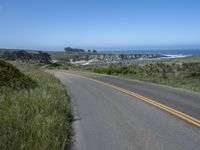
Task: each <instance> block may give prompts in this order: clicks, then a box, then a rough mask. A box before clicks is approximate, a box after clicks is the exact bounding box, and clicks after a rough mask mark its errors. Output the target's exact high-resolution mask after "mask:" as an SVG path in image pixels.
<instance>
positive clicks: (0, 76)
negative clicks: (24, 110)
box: [0, 60, 37, 89]
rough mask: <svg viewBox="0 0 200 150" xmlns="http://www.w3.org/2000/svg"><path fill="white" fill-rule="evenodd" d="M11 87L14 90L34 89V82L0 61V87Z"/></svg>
mask: <svg viewBox="0 0 200 150" xmlns="http://www.w3.org/2000/svg"><path fill="white" fill-rule="evenodd" d="M2 86H5V87H11V88H14V89H20V88H26V89H29V88H34V87H36V86H37V84H36V82H35V81H33V80H32V79H31V78H30V77H28V76H26V75H24V74H23V73H21V72H20V71H19V69H17V68H16V67H15V66H13V65H11V64H10V63H7V62H5V61H2V60H0V87H2Z"/></svg>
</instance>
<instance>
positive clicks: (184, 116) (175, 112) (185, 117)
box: [81, 76, 200, 127]
mask: <svg viewBox="0 0 200 150" xmlns="http://www.w3.org/2000/svg"><path fill="white" fill-rule="evenodd" d="M81 77H82V78H85V79H89V80H92V81H95V82H97V83H100V84H103V85H105V86H108V87H110V88H112V89H115V90H118V91H120V92H123V93H126V94H128V95H130V96H133V97H136V98H138V99H139V100H142V101H144V102H146V103H149V104H151V105H153V106H155V107H158V108H160V109H162V110H165V111H167V112H169V113H171V114H173V115H175V116H177V117H179V118H181V119H183V120H185V121H188V122H189V123H191V124H193V125H196V126H198V127H200V120H198V119H196V118H194V117H191V116H189V115H187V114H185V113H183V112H180V111H178V110H175V109H173V108H170V107H168V106H166V105H163V104H161V103H158V102H156V101H155V100H152V99H149V98H147V97H144V96H142V95H140V94H137V93H135V92H132V91H128V90H126V89H123V88H120V87H117V86H115V85H112V84H109V83H106V82H102V81H99V80H95V79H92V78H88V77H83V76H81Z"/></svg>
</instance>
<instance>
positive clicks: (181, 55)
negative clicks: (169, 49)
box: [165, 54, 192, 58]
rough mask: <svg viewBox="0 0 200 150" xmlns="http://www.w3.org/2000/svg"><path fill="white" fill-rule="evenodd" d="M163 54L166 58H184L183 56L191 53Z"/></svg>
mask: <svg viewBox="0 0 200 150" xmlns="http://www.w3.org/2000/svg"><path fill="white" fill-rule="evenodd" d="M165 56H167V57H168V58H184V57H189V56H192V55H183V54H178V55H165Z"/></svg>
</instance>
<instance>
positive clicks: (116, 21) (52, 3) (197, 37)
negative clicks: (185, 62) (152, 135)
mask: <svg viewBox="0 0 200 150" xmlns="http://www.w3.org/2000/svg"><path fill="white" fill-rule="evenodd" d="M65 46H71V47H77V48H85V49H97V50H130V49H158V48H171V49H173V48H174V49H176V48H200V0H0V47H4V48H27V49H46V50H47V49H48V50H62V49H63V48H64V47H65Z"/></svg>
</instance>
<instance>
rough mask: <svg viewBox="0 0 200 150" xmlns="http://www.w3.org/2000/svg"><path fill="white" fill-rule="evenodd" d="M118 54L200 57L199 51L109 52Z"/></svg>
mask: <svg viewBox="0 0 200 150" xmlns="http://www.w3.org/2000/svg"><path fill="white" fill-rule="evenodd" d="M106 53H116V54H162V55H166V56H174V57H186V56H200V49H199V50H129V51H107V52H106Z"/></svg>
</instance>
